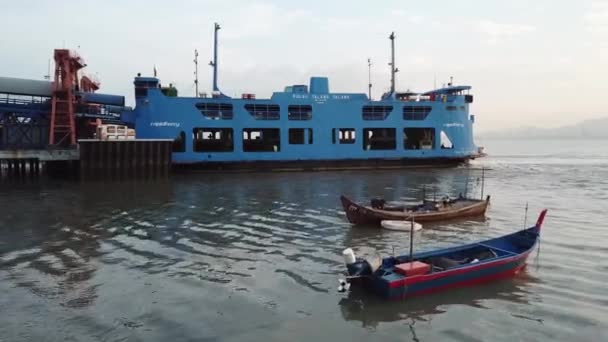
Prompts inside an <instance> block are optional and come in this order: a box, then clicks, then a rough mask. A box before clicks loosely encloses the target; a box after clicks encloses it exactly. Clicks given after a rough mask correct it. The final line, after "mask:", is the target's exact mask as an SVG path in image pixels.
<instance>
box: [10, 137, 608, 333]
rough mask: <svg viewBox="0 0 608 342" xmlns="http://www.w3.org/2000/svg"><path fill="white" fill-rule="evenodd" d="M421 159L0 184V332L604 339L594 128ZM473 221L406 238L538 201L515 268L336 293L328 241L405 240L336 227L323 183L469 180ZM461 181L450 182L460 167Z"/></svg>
mask: <svg viewBox="0 0 608 342" xmlns="http://www.w3.org/2000/svg"><path fill="white" fill-rule="evenodd" d="M484 143H485V145H486V148H487V150H488V152H489V153H491V156H490V157H488V158H484V159H482V160H478V161H474V162H473V163H472V164H471V166H472V167H473V168H474V169H472V170H467V169H465V168H451V169H436V170H399V171H357V172H354V171H353V172H318V173H277V174H272V173H264V174H231V175H205V174H197V175H176V176H174V177H173V179H172V180H171V181H170V182H167V183H93V184H78V183H75V182H53V181H36V182H30V183H15V182H13V183H7V182H6V181H5V182H2V183H0V195H1V196H0V233H1V237H0V293H1V294H0V341H97V340H99V341H167V340H170V341H215V340H222V341H268V340H273V341H287V340H289V341H309V340H311V339H317V340H333V341H358V340H363V339H365V340H367V341H371V340H382V341H403V340H406V341H408V340H411V341H439V340H441V341H486V340H492V341H519V340H522V341H524V340H525V341H534V340H537V341H555V340H560V341H574V340H577V341H600V340H604V341H605V340H608V286H607V285H606V284H607V283H608V245H607V243H606V241H608V227H606V224H605V223H606V216H607V215H606V212H607V211H608V205H607V204H606V203H608V202H607V201H608V152H607V151H608V150H607V149H606V147H608V141H574V142H559V141H527V142H526V141H519V142H513V141H487V142H484ZM481 166H484V167H486V168H488V170H486V172H485V175H486V177H485V193H486V194H491V195H492V205H491V207H490V209H489V211H488V213H487V217H486V218H485V219H476V220H464V221H456V222H450V223H445V224H435V225H431V224H428V225H425V227H424V229H423V230H422V231H420V232H418V233H417V235H416V236H415V246H416V248H417V249H418V250H423V249H430V248H437V247H444V246H449V245H452V244H458V243H463V242H470V241H475V240H479V239H485V238H489V237H494V236H498V235H501V234H504V233H508V232H513V231H515V230H517V229H520V228H522V226H523V224H524V213H525V210H524V208H525V205H526V202H528V204H529V213H528V219H527V220H528V222H529V223H531V222H533V221H534V220H535V219H536V215H537V214H538V212H539V211H540V210H541V209H542V208H545V207H547V208H549V214H548V216H547V219H546V221H545V222H546V223H545V227H544V228H543V237H542V242H541V245H540V250H539V253H534V256H533V257H531V258H530V259H529V261H528V267H527V269H526V271H525V272H524V273H523V274H521V275H520V276H518V277H516V278H514V279H512V280H505V281H501V282H498V283H494V284H489V285H483V286H477V287H472V288H468V289H463V290H457V291H451V292H445V293H442V294H438V295H434V296H427V297H420V298H414V299H410V300H406V301H403V302H383V301H382V300H379V299H377V298H375V297H373V296H369V295H364V294H360V293H338V292H337V285H338V283H337V279H338V277H339V276H340V274H341V272H343V270H344V266H343V264H342V257H341V251H342V250H343V249H344V248H346V247H353V248H354V249H355V250H356V251H357V252H360V253H372V252H373V251H374V250H376V251H379V252H380V253H391V252H392V250H393V248H394V249H395V251H396V252H403V253H406V252H407V248H408V246H409V240H408V238H409V237H408V234H407V233H402V232H395V231H380V230H377V229H373V228H370V227H351V226H350V225H349V224H348V223H347V222H346V219H345V217H344V215H343V213H342V211H341V208H340V207H339V201H338V196H339V195H340V194H341V193H344V194H347V195H350V196H351V197H353V198H355V199H357V200H360V201H368V200H369V198H370V197H372V196H385V197H386V198H389V199H395V200H401V201H408V200H414V201H415V200H417V199H419V198H420V196H421V194H422V187H423V185H426V187H427V194H431V193H432V190H431V189H433V188H434V189H436V191H437V193H438V195H443V194H446V193H450V194H453V195H455V194H458V192H462V191H464V188H465V184H467V183H468V189H469V190H468V192H469V193H472V194H477V195H478V194H479V191H480V185H481V184H480V180H479V177H480V171H479V170H476V169H479V168H480V167H481ZM467 179H468V182H467Z"/></svg>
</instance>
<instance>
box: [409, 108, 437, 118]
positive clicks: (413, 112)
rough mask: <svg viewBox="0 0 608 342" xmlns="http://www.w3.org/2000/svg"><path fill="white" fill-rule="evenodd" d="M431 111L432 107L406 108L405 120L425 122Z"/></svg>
mask: <svg viewBox="0 0 608 342" xmlns="http://www.w3.org/2000/svg"><path fill="white" fill-rule="evenodd" d="M431 109H432V107H431V106H404V107H403V120H424V119H426V117H427V116H428V115H429V113H430V112H431Z"/></svg>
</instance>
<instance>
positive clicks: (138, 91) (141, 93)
mask: <svg viewBox="0 0 608 342" xmlns="http://www.w3.org/2000/svg"><path fill="white" fill-rule="evenodd" d="M146 96H148V89H147V88H135V97H146Z"/></svg>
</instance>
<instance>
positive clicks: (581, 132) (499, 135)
mask: <svg viewBox="0 0 608 342" xmlns="http://www.w3.org/2000/svg"><path fill="white" fill-rule="evenodd" d="M478 137H479V138H482V139H522V138H525V139H549V138H561V139H608V117H606V118H600V119H592V120H585V121H583V122H579V123H577V124H575V125H570V126H563V127H558V128H539V127H520V128H514V129H507V130H501V131H490V132H482V133H480V134H478Z"/></svg>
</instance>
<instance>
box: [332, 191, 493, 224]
mask: <svg viewBox="0 0 608 342" xmlns="http://www.w3.org/2000/svg"><path fill="white" fill-rule="evenodd" d="M340 201H341V202H342V208H343V209H344V212H345V213H346V217H347V219H348V221H349V222H351V223H354V224H373V225H380V224H381V222H382V221H383V220H409V219H411V218H412V214H411V213H405V212H403V211H389V210H380V209H374V208H371V207H366V206H362V205H359V204H357V203H355V202H353V201H351V200H350V199H349V198H347V197H345V196H341V197H340ZM489 204H490V197H489V196H488V197H487V198H486V199H485V200H476V201H475V202H474V203H473V204H471V205H469V206H466V207H463V208H460V209H457V210H448V211H438V212H428V213H419V214H415V215H414V216H413V218H414V220H415V221H416V222H434V221H442V220H450V219H455V218H465V217H475V216H481V215H484V214H485V212H486V210H487V208H488V205H489Z"/></svg>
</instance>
